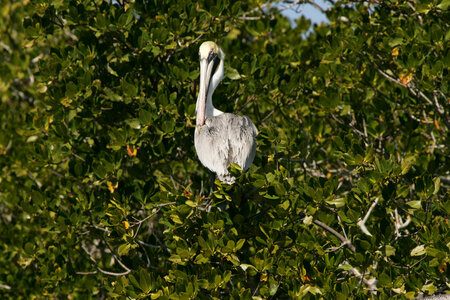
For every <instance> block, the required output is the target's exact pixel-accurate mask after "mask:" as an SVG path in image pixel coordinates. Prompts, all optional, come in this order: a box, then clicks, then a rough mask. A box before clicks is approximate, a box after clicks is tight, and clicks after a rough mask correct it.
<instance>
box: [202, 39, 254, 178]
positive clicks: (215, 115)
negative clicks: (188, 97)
mask: <svg viewBox="0 0 450 300" xmlns="http://www.w3.org/2000/svg"><path fill="white" fill-rule="evenodd" d="M199 55H200V89H199V92H198V98H197V106H196V112H197V120H196V121H197V125H196V127H195V135H194V144H195V150H196V151H197V156H198V158H199V159H200V162H201V163H202V164H203V165H204V166H205V167H206V168H208V169H209V170H210V171H211V172H214V173H216V174H217V177H218V179H219V180H220V181H222V182H225V183H228V184H233V183H234V177H233V176H231V175H230V174H229V173H228V170H227V168H228V167H229V165H230V163H235V164H237V165H239V166H240V167H241V168H242V170H244V171H246V170H247V169H248V168H249V167H250V165H251V164H252V161H253V159H254V158H255V152H256V141H255V136H256V135H257V134H258V130H257V129H256V127H255V125H253V123H252V121H251V120H250V118H249V117H247V116H237V115H235V114H230V113H224V112H222V111H220V110H218V109H216V108H214V106H213V104H212V95H213V93H214V90H215V89H216V87H217V86H218V85H219V82H220V81H221V80H222V78H223V73H224V72H223V60H224V58H225V54H224V53H223V51H222V49H220V48H219V47H218V46H217V45H216V43H214V42H204V43H203V44H202V45H201V46H200V50H199Z"/></svg>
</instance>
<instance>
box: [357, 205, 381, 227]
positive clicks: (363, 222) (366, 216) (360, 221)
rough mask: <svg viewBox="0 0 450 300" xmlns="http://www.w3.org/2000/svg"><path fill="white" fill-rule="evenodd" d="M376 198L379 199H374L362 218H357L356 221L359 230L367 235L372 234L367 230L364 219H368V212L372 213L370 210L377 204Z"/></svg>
mask: <svg viewBox="0 0 450 300" xmlns="http://www.w3.org/2000/svg"><path fill="white" fill-rule="evenodd" d="M378 200H380V199H379V198H378V197H377V198H376V199H375V201H374V202H373V203H372V205H371V206H370V208H369V210H368V211H367V213H366V215H365V216H364V219H362V220H361V219H359V221H358V226H359V228H360V229H361V231H362V232H363V233H365V234H367V235H368V236H372V234H371V233H370V232H369V230H367V227H366V221H367V219H369V217H370V214H371V213H372V210H373V209H374V207H375V205H377V203H378Z"/></svg>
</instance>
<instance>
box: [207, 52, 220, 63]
mask: <svg viewBox="0 0 450 300" xmlns="http://www.w3.org/2000/svg"><path fill="white" fill-rule="evenodd" d="M217 57H218V55H217V54H216V53H214V51H213V50H211V52H209V55H208V63H210V62H211V61H212V60H215V59H216V58H217Z"/></svg>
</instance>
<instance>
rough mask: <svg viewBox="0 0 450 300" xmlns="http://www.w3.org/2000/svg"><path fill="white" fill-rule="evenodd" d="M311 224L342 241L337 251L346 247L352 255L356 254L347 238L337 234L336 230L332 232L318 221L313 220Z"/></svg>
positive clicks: (331, 229)
mask: <svg viewBox="0 0 450 300" xmlns="http://www.w3.org/2000/svg"><path fill="white" fill-rule="evenodd" d="M313 223H314V224H316V225H318V226H320V227H322V228H323V229H325V230H326V231H328V232H329V233H331V234H333V235H334V236H335V237H337V238H338V239H340V240H341V241H342V244H341V246H339V247H338V248H337V249H339V248H342V247H344V246H347V247H348V248H349V249H350V250H351V251H352V252H353V253H356V248H355V246H354V245H353V244H352V242H351V241H350V240H349V239H348V238H346V237H344V236H343V235H342V234H340V233H339V232H337V231H336V230H334V229H333V228H331V227H330V226H328V225H327V224H324V223H322V222H320V221H319V220H314V221H313ZM337 249H336V250H337Z"/></svg>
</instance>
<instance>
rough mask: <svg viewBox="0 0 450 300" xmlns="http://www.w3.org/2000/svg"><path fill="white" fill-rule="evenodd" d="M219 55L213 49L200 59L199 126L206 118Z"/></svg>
mask: <svg viewBox="0 0 450 300" xmlns="http://www.w3.org/2000/svg"><path fill="white" fill-rule="evenodd" d="M217 62H218V55H217V54H216V53H214V52H213V51H211V52H210V54H209V55H208V57H207V58H202V59H200V88H199V91H198V97H197V126H203V125H204V124H205V119H206V100H207V97H208V90H209V84H210V82H211V77H212V75H213V74H214V71H215V68H216V67H217V64H218V63H217Z"/></svg>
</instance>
